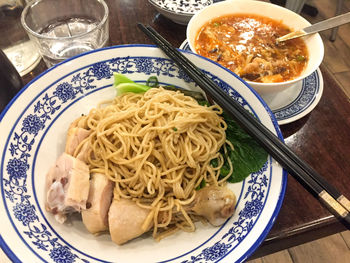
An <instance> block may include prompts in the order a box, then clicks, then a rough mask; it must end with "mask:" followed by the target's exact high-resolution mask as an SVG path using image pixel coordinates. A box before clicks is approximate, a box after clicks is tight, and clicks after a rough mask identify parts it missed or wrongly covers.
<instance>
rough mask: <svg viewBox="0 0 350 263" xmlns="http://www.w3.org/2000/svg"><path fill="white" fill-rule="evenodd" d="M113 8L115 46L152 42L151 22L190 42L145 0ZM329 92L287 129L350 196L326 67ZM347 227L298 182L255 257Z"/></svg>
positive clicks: (340, 124) (336, 96) (290, 141)
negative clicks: (142, 26) (146, 29)
mask: <svg viewBox="0 0 350 263" xmlns="http://www.w3.org/2000/svg"><path fill="white" fill-rule="evenodd" d="M106 2H107V4H108V6H109V8H110V45H120V44H132V43H145V44H151V43H152V42H151V41H150V40H149V39H148V38H147V37H146V36H145V35H144V34H143V33H142V32H141V31H140V30H139V29H138V28H137V26H136V24H137V23H138V22H141V23H145V24H150V25H151V26H153V27H154V28H155V29H156V30H157V31H158V32H160V33H161V34H162V35H163V36H164V37H165V38H166V39H168V40H169V41H170V42H171V43H172V44H173V45H174V46H180V44H181V43H182V42H183V41H184V40H185V38H186V26H181V25H178V24H175V23H173V22H172V21H170V20H167V19H166V18H164V17H163V16H161V15H159V14H158V13H157V12H156V10H155V9H154V8H153V7H152V6H151V5H150V4H149V3H148V1H145V0H133V1H127V0H107V1H106ZM43 70H45V65H44V63H43V62H41V63H40V64H39V66H38V67H37V68H36V69H35V70H34V71H33V72H32V73H30V74H28V75H27V76H25V77H24V82H25V83H27V82H28V81H29V80H30V79H32V78H33V77H34V76H36V75H37V74H39V73H40V72H42V71H43ZM321 70H322V74H323V78H324V93H323V96H322V99H321V101H320V102H319V104H318V105H317V107H316V108H315V109H314V110H313V111H312V112H311V113H310V114H308V115H307V116H305V117H304V118H302V119H300V120H298V121H296V122H294V123H291V124H288V125H284V126H282V127H281V129H282V131H283V135H284V137H285V141H286V144H287V145H288V146H290V147H291V148H292V149H293V150H294V151H295V152H296V153H297V154H298V155H299V156H300V157H301V158H303V159H304V160H306V161H307V162H308V163H309V164H310V165H311V166H312V167H314V168H315V169H316V170H317V171H318V172H319V173H320V174H322V175H323V176H324V177H326V178H327V179H328V180H329V181H330V182H331V183H333V184H334V185H335V186H336V187H337V188H338V189H339V190H340V191H341V192H342V193H345V195H347V196H348V197H350V176H349V175H350V162H349V156H350V104H349V102H348V100H347V98H346V97H345V95H344V93H343V92H342V91H341V89H340V87H339V86H338V85H337V83H336V82H335V81H334V80H333V79H332V77H331V76H330V74H329V73H328V72H327V71H326V70H325V69H324V68H323V67H321ZM344 229H345V228H344V227H343V226H342V225H341V224H340V223H338V222H337V220H336V219H335V218H334V217H333V216H332V215H331V214H330V213H329V212H328V211H327V210H326V209H325V208H324V207H322V206H321V205H320V203H319V202H318V201H317V200H316V199H315V198H314V197H313V196H311V195H310V194H309V193H308V192H307V191H306V190H305V189H304V188H303V187H302V186H301V185H299V183H298V182H297V181H296V180H294V178H292V177H289V178H288V186H287V191H286V195H285V199H284V203H283V206H282V209H281V211H280V214H279V216H278V218H277V220H276V222H275V224H274V226H273V228H272V229H271V231H270V233H269V234H268V236H267V238H266V240H265V241H264V242H263V244H262V245H261V247H260V248H259V249H258V250H257V251H256V252H255V254H254V255H253V257H258V256H262V255H266V254H269V253H272V252H275V251H278V250H281V249H285V248H288V247H290V246H294V245H298V244H301V243H304V242H307V241H311V240H314V239H316V238H320V237H323V236H326V235H330V234H333V233H336V232H340V231H342V230H344Z"/></svg>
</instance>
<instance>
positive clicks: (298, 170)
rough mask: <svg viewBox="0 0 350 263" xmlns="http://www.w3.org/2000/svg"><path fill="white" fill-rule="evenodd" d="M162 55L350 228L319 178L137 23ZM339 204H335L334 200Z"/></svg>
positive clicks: (348, 217)
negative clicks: (173, 63)
mask: <svg viewBox="0 0 350 263" xmlns="http://www.w3.org/2000/svg"><path fill="white" fill-rule="evenodd" d="M138 26H139V28H140V29H141V30H142V31H143V32H144V33H145V34H146V35H147V36H148V37H149V38H150V39H152V40H153V41H154V42H155V43H156V44H157V45H158V47H159V48H160V49H162V50H163V51H164V52H165V54H166V55H167V56H168V57H169V58H171V59H172V60H174V62H175V63H176V64H177V65H178V66H179V67H180V68H181V69H182V70H184V71H185V72H186V73H187V74H188V75H189V76H190V77H191V78H192V79H193V80H194V81H195V82H196V83H197V85H199V86H200V87H201V88H202V89H203V90H204V91H205V92H206V93H207V94H208V95H209V96H210V97H211V98H213V99H214V101H216V103H217V104H219V105H220V106H221V107H222V108H223V109H224V110H225V111H226V112H227V113H228V114H230V115H231V117H232V118H233V119H235V120H236V121H237V122H238V123H239V124H240V125H241V126H242V128H244V129H245V130H246V131H247V132H248V133H249V134H250V135H251V136H252V137H253V138H255V139H256V141H257V142H259V143H260V144H261V145H262V146H263V147H264V149H265V150H266V151H267V152H268V153H269V154H271V156H272V157H274V159H276V160H277V161H278V162H279V163H280V164H281V165H282V166H283V167H284V168H285V169H286V170H287V171H288V172H289V173H290V174H291V175H292V176H294V177H295V178H296V179H297V180H298V181H299V182H300V183H301V184H302V185H303V186H304V187H306V188H307V190H308V191H309V192H310V193H312V194H313V195H314V196H315V197H317V198H318V199H319V200H320V201H321V202H322V203H323V204H324V205H325V206H326V207H327V208H328V209H329V210H330V212H332V213H333V214H334V215H335V216H336V217H337V218H339V219H340V221H341V222H342V223H344V225H345V226H346V227H347V228H350V214H349V212H350V210H349V209H350V205H349V204H350V202H349V200H348V199H347V198H346V197H344V196H343V195H341V194H340V193H339V191H338V190H337V189H336V188H335V187H334V186H332V185H330V184H329V183H328V182H327V181H326V180H325V179H324V178H323V177H322V176H320V175H319V174H318V173H317V172H316V171H315V170H313V169H312V168H311V167H310V166H309V165H308V164H306V163H305V162H304V161H302V160H301V159H300V158H299V157H298V156H297V155H296V154H295V153H294V152H293V151H292V150H291V149H289V148H288V147H287V146H286V145H285V144H284V143H283V142H281V141H280V140H279V138H278V137H277V136H276V135H274V134H273V133H272V132H271V131H270V130H269V129H267V128H266V127H265V126H264V125H263V124H262V123H260V122H259V121H258V120H257V119H255V118H254V116H252V115H251V114H250V113H249V112H248V111H246V110H245V109H244V108H243V107H242V106H241V105H240V104H239V103H238V102H236V101H235V100H233V99H232V98H231V97H230V96H229V95H228V94H227V93H225V92H224V91H223V90H222V89H221V88H219V87H218V86H217V85H216V84H215V82H213V81H212V80H211V79H209V78H208V77H207V76H206V75H205V74H204V73H203V72H202V71H201V70H199V69H198V68H197V67H196V66H195V65H194V64H193V63H192V62H191V61H189V60H188V59H187V58H186V57H185V56H184V55H182V54H181V53H180V52H179V51H177V50H176V49H175V48H174V47H173V46H172V45H171V44H170V43H169V42H168V41H167V40H165V39H164V38H163V37H162V36H161V35H160V34H159V33H157V32H156V31H155V30H154V29H153V28H152V27H150V26H147V27H146V26H144V25H143V24H138ZM337 200H338V201H339V202H338V201H337Z"/></svg>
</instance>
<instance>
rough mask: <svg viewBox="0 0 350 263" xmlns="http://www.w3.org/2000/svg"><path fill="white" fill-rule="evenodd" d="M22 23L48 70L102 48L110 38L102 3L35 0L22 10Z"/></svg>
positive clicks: (86, 0) (72, 0) (93, 0)
mask: <svg viewBox="0 0 350 263" xmlns="http://www.w3.org/2000/svg"><path fill="white" fill-rule="evenodd" d="M21 22H22V25H23V27H24V29H25V30H26V31H27V34H28V35H29V38H30V39H32V40H33V41H34V42H35V43H36V44H37V46H38V47H39V51H40V53H41V56H42V57H43V59H44V61H45V63H46V65H47V66H48V67H51V66H53V65H55V64H57V63H59V62H61V61H63V60H65V59H67V58H70V57H73V56H76V55H78V54H81V53H83V52H86V51H90V50H93V49H96V48H100V47H104V46H106V45H107V42H108V38H109V28H108V7H107V5H106V3H105V2H104V1H103V0H59V1H58V0H34V1H31V2H29V3H28V4H27V6H26V7H25V8H24V10H23V12H22V16H21Z"/></svg>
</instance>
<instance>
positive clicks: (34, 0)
mask: <svg viewBox="0 0 350 263" xmlns="http://www.w3.org/2000/svg"><path fill="white" fill-rule="evenodd" d="M42 1H46V0H32V1H30V2H29V3H28V4H27V5H26V6H25V7H24V9H23V11H22V14H21V24H22V26H23V27H24V29H25V30H26V32H27V33H28V34H31V35H33V36H35V37H36V38H39V39H48V40H64V39H75V38H80V37H83V36H86V35H88V34H90V33H91V32H93V31H95V30H98V29H100V28H101V27H102V26H103V25H104V24H105V23H106V21H107V19H108V14H109V9H108V6H107V4H106V2H105V1H104V0H95V1H96V2H99V3H100V4H102V6H103V10H104V15H103V17H102V20H101V21H100V22H99V23H98V24H97V25H96V27H94V28H93V29H91V30H89V31H87V32H84V33H82V34H78V35H74V36H69V37H52V36H45V35H42V34H39V33H37V32H35V31H34V30H32V29H31V28H30V27H29V26H28V25H27V23H26V21H25V17H26V15H27V13H28V11H29V9H30V8H31V7H33V6H35V5H37V4H38V3H40V2H42Z"/></svg>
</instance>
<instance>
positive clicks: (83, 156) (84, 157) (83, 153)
mask: <svg viewBox="0 0 350 263" xmlns="http://www.w3.org/2000/svg"><path fill="white" fill-rule="evenodd" d="M89 149H90V144H89V141H85V142H84V143H83V145H82V146H81V148H80V150H79V152H78V154H77V156H76V157H77V158H78V159H79V160H81V161H83V162H84V163H86V164H87V163H88V156H89Z"/></svg>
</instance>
